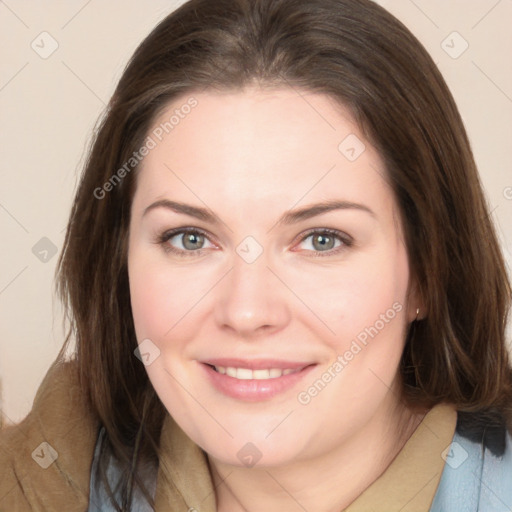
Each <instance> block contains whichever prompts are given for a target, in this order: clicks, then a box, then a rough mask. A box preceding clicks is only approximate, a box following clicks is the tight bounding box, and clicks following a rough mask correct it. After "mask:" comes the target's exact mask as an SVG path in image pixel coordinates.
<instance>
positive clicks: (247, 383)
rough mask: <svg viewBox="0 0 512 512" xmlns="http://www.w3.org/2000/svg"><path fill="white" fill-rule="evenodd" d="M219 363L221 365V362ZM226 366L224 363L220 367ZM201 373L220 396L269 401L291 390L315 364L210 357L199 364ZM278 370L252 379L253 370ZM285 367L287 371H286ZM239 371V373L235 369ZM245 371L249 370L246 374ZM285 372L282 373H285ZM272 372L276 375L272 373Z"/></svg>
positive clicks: (252, 400)
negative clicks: (224, 370)
mask: <svg viewBox="0 0 512 512" xmlns="http://www.w3.org/2000/svg"><path fill="white" fill-rule="evenodd" d="M221 363H222V364H221ZM223 365H226V366H223ZM199 366H200V367H201V368H202V371H204V372H205V375H206V378H207V381H208V382H209V383H210V384H212V386H213V387H214V388H215V389H216V390H217V391H219V392H221V393H222V394H223V395H225V396H228V397H231V398H235V399H238V400H243V401H247V402H258V401H263V400H269V399H271V398H272V397H274V396H276V395H278V394H282V393H285V392H286V391H288V390H291V389H293V388H294V387H295V386H296V385H297V383H298V382H299V381H301V380H302V379H303V378H304V377H305V376H306V375H307V374H308V373H309V372H310V371H311V370H312V369H313V368H314V367H315V366H316V363H308V362H306V363H304V362H297V361H283V360H279V361H278V360H275V359H261V360H252V361H248V360H241V359H211V360H208V361H205V362H201V364H200V365H199ZM215 367H217V368H225V369H226V370H228V369H229V368H231V370H236V372H237V374H236V376H231V375H229V374H228V373H220V372H219V371H217V370H216V369H215ZM272 369H273V370H274V371H277V370H278V371H279V372H280V373H281V375H280V376H274V377H272V378H261V377H262V375H261V373H260V374H259V375H258V374H257V375H258V378H254V372H263V371H265V370H268V371H269V372H271V371H272ZM287 370H289V371H288V372H286V371H287ZM239 371H241V372H242V373H241V374H240V376H239V375H238V372H239ZM248 372H251V373H250V374H249V373H248ZM285 372H286V373H285ZM274 375H277V373H275V374H274Z"/></svg>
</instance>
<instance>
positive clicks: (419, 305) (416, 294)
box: [406, 277, 427, 323]
mask: <svg viewBox="0 0 512 512" xmlns="http://www.w3.org/2000/svg"><path fill="white" fill-rule="evenodd" d="M406 315H407V322H408V323H411V322H414V321H415V320H423V319H424V318H426V317H427V310H426V306H425V301H424V299H423V296H422V294H421V292H420V290H419V287H418V283H417V281H416V279H415V278H413V277H411V282H410V285H409V291H408V293H407V312H406Z"/></svg>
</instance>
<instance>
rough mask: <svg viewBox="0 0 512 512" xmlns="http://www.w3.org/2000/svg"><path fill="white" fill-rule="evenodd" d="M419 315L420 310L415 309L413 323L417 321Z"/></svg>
mask: <svg viewBox="0 0 512 512" xmlns="http://www.w3.org/2000/svg"><path fill="white" fill-rule="evenodd" d="M419 314H420V308H417V309H416V318H415V319H414V321H415V322H416V321H417V320H418V315H419Z"/></svg>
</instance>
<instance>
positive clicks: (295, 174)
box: [128, 87, 426, 512]
mask: <svg viewBox="0 0 512 512" xmlns="http://www.w3.org/2000/svg"><path fill="white" fill-rule="evenodd" d="M193 96H194V98H196V99H197V101H198V105H197V106H196V107H195V108H194V109H193V110H192V111H191V112H190V114H188V115H187V116H184V118H183V119H181V120H180V122H179V124H177V125H176V126H175V127H174V129H173V130H172V131H169V133H168V134H167V135H166V136H165V137H164V138H163V139H162V141H158V144H157V145H156V147H154V148H153V149H151V151H150V152H149V154H148V155H147V156H146V157H145V158H144V160H143V162H142V167H141V169H140V174H139V175H138V177H137V178H138V181H137V188H136V192H135V196H134V200H133V204H132V210H131V215H132V217H131V225H130V238H129V250H128V267H129V278H130V293H131V301H132V309H133V316H134V322H135V328H136V333H137V339H138V341H139V343H140V342H142V340H144V339H150V340H151V342H152V343H153V344H154V346H156V347H158V349H159V350H160V354H159V356H158V357H157V358H156V359H155V360H154V361H153V362H152V363H151V364H150V365H148V366H146V370H147V372H148V375H149V378H150V380H151V382H152V384H153V386H154V387H155V390H156V392H157V393H158V395H159V397H160V399H161V400H162V402H163V404H164V405H165V407H166V408H167V410H168V411H169V412H170V413H171V414H172V415H173V417H174V418H175V420H176V422H177V423H178V424H179V425H180V427H181V428H182V429H183V430H184V431H185V432H186V433H187V435H188V436H189V437H190V438H191V439H192V440H193V441H194V442H196V443H197V444H198V445H199V446H201V447H202V448H203V449H204V450H205V451H206V452H207V454H208V459H209V465H210V470H211V473H212V477H213V479H214V483H215V484H216V485H218V487H217V490H216V493H217V504H218V510H219V511H221V512H222V511H228V510H229V511H230V512H238V511H242V510H248V511H251V512H254V511H256V510H267V511H270V512H272V511H274V510H275V511H277V510H287V511H295V510H297V511H299V510H303V509H306V510H309V511H339V510H340V509H341V508H343V507H346V506H347V505H348V504H350V503H351V502H352V501H353V500H354V499H355V498H356V497H357V496H358V495H359V494H360V493H361V492H362V491H363V490H364V489H365V488H367V487H368V486H369V485H370V484H371V483H372V482H373V481H374V480H375V479H376V478H377V477H378V476H379V475H380V474H381V473H382V472H383V471H384V470H385V468H386V467H387V466H388V465H389V463H390V462H391V461H392V459H393V458H394V457H395V456H396V454H397V453H398V452H399V450H400V449H401V448H402V446H403V444H404V443H405V442H406V440H407V439H408V438H409V437H410V435H411V434H412V432H413V431H414V429H415V428H416V427H417V425H418V424H419V422H420V421H421V419H422V417H423V415H424V414H425V412H426V411H410V410H408V409H406V408H405V407H404V405H403V404H402V403H401V402H400V400H399V387H400V381H399V374H398V365H399V361H400V356H401V354H402V350H403V346H404V340H405V335H406V332H407V328H408V325H409V323H410V322H411V321H413V320H414V318H415V317H416V308H418V307H420V308H421V303H420V300H419V298H418V297H416V296H415V294H414V293H412V292H411V291H410V290H412V289H413V287H412V282H411V276H410V273H409V265H408V260H407V253H406V248H405V246H404V242H403V239H402V235H401V228H400V217H399V215H398V212H397V206H396V202H395V199H394V196H393V194H392V192H391V189H390V188H389V186H388V184H387V183H386V181H385V179H384V178H383V176H385V170H384V166H383V164H382V161H381V159H380V157H379V155H378V154H377V152H376V151H375V150H374V148H373V147H372V146H371V145H370V144H369V142H368V141H365V140H364V137H363V136H362V135H361V133H360V131H359V129H358V127H357V125H356V124H355V122H354V121H353V119H352V118H351V116H350V115H349V113H348V110H346V109H344V108H342V107H340V106H339V105H337V104H335V103H334V102H333V101H332V100H331V99H330V98H329V97H327V96H324V95H320V94H312V93H307V92H305V91H302V92H301V94H298V93H297V91H296V90H293V89H288V88H284V87H283V88H282V89H276V90H273V91H263V90H260V89H250V90H245V91H244V92H237V93H227V92H226V93H218V92H202V93H198V94H194V95H193ZM187 98H188V96H187ZM187 98H180V99H179V100H176V101H174V102H173V103H172V104H170V105H169V106H168V109H167V110H166V111H165V112H163V113H162V115H161V116H160V117H159V118H158V119H156V120H155V123H154V126H155V127H156V126H158V125H160V123H161V122H163V121H165V120H168V119H169V117H170V116H171V115H172V113H173V111H174V109H176V108H179V106H180V105H183V104H184V103H185V102H186V100H187ZM150 133H151V132H150ZM350 134H355V135H356V136H357V137H358V138H359V139H360V141H362V142H363V143H364V144H365V147H366V149H365V150H364V151H363V152H362V154H361V155H360V156H359V157H358V158H357V159H356V160H354V161H350V160H349V159H347V158H346V156H345V154H344V153H343V152H342V151H340V150H339V149H338V146H339V144H340V143H341V142H342V141H343V140H344V139H345V137H347V136H348V135H350ZM161 199H169V200H173V201H180V202H184V203H188V204H191V205H194V206H198V207H207V208H209V209H211V211H213V212H214V213H215V214H216V216H217V218H218V219H219V223H218V224H217V225H215V224H209V223H207V222H205V221H203V220H199V219H196V218H193V217H190V216H188V215H184V214H179V213H175V212H173V211H172V210H170V209H166V208H163V207H159V208H153V209H151V210H150V211H148V212H147V213H146V215H143V213H144V210H145V208H147V207H148V206H149V205H150V204H152V203H154V202H155V201H158V200H161ZM327 200H344V201H350V202H352V203H357V204H361V205H365V206H366V207H368V208H369V209H371V210H372V212H373V213H372V214H370V213H368V212H366V211H363V210H361V209H355V208H351V209H342V210H335V211H331V212H328V213H323V214H322V215H318V216H316V217H313V218H310V219H306V220H302V221H300V222H298V223H296V224H293V225H280V224H277V221H278V219H279V218H280V216H281V215H282V214H284V213H285V212H286V211H288V210H292V209H298V208H302V207H305V206H308V205H311V204H314V203H318V202H321V201H327ZM181 227H194V228H199V229H201V230H203V231H204V232H206V234H207V236H206V237H204V238H203V237H201V233H200V234H199V239H197V240H196V241H195V242H194V241H193V244H195V245H192V244H188V245H184V243H186V241H185V236H186V235H184V236H182V235H176V236H174V237H173V238H171V239H170V240H168V241H167V242H164V244H158V243H157V240H158V236H159V235H160V234H161V233H163V232H165V231H168V230H170V229H173V228H181ZM313 228H315V229H318V230H320V231H321V230H322V229H326V228H330V229H335V230H339V231H340V232H341V233H342V236H343V237H345V238H346V236H347V235H348V236H349V237H350V239H351V240H352V244H351V245H345V243H344V242H343V241H342V240H341V239H337V238H335V241H334V242H332V241H331V240H326V244H325V245H326V247H325V249H322V247H323V246H322V245H321V244H316V245H314V244H313V240H314V236H309V237H308V238H306V236H307V235H308V233H307V231H308V230H310V229H313ZM247 236H251V237H253V238H254V239H255V240H256V241H257V242H258V244H259V245H260V246H261V248H262V249H263V253H262V254H261V255H260V256H259V257H258V258H257V259H256V260H255V261H254V262H252V263H250V264H249V263H247V262H246V261H245V260H244V259H243V258H242V257H241V256H239V254H238V253H237V247H238V246H239V244H240V243H241V242H242V241H243V240H244V239H245V237H247ZM327 236H328V235H327ZM329 244H331V245H329ZM201 245H202V253H201V254H199V255H197V254H194V253H193V251H194V250H195V251H197V250H198V249H194V247H197V248H201ZM165 246H173V247H175V248H176V249H177V250H180V249H181V250H182V251H187V250H188V252H189V253H192V254H189V255H186V256H183V257H180V256H178V255H175V254H173V253H171V252H166V251H165V250H164V247H165ZM190 247H192V249H190ZM339 248H341V250H340V251H339V252H337V253H335V251H337V250H338V249H339ZM328 253H329V254H328ZM393 304H395V312H396V314H395V315H394V317H393V319H392V320H389V321H388V322H384V327H383V328H381V329H378V334H376V335H375V336H374V337H372V338H368V342H367V344H366V345H363V344H361V343H359V345H360V346H361V347H362V348H361V350H360V351H359V352H358V353H357V354H355V355H354V356H353V358H352V359H351V360H350V361H347V364H346V365H344V367H343V370H342V371H341V372H339V373H336V376H335V377H334V378H332V379H331V381H330V382H329V383H328V384H327V385H326V386H325V387H324V389H322V390H321V392H319V393H318V394H317V395H316V396H314V397H312V398H311V400H310V401H309V402H308V403H307V404H303V403H300V402H299V401H298V399H297V396H298V394H299V393H300V392H304V391H305V390H307V389H308V388H309V387H310V386H311V385H312V384H313V383H314V381H315V380H316V379H319V378H321V377H322V374H324V373H325V372H327V371H328V369H329V367H332V365H333V363H334V362H335V361H336V360H337V357H338V356H339V355H343V354H344V353H345V352H346V351H347V350H348V349H350V347H351V343H352V342H353V340H355V339H356V337H357V335H358V334H360V333H361V332H363V331H364V330H365V328H368V327H370V326H374V325H376V321H377V320H379V319H380V318H382V317H381V315H383V314H386V311H388V310H389V309H390V308H391V309H392V308H393ZM398 310H399V311H398ZM378 325H379V326H380V325H381V324H378ZM213 357H240V358H247V359H250V358H267V357H273V358H278V359H285V360H291V361H307V362H311V363H317V366H316V367H315V368H314V369H313V371H312V372H311V373H310V374H309V375H308V376H307V377H306V378H305V379H304V380H303V381H301V382H300V383H298V384H297V385H296V386H295V387H294V388H293V389H291V390H289V391H286V392H285V393H282V394H279V395H277V396H275V397H273V398H271V399H268V400H264V401H260V402H247V401H243V400H239V399H235V398H231V397H228V396H225V395H224V394H222V393H220V392H219V391H217V390H216V389H215V388H214V387H213V386H212V385H211V384H210V383H209V381H208V379H206V378H205V373H204V370H203V368H202V367H201V365H200V363H199V362H198V360H205V359H208V358H213ZM331 373H332V372H331ZM248 442H251V443H252V444H253V445H254V446H256V447H257V449H258V450H259V452H260V453H261V458H260V459H259V461H258V462H257V464H256V465H255V466H253V467H246V466H244V464H243V463H242V462H241V460H240V459H239V457H238V456H237V453H238V452H239V450H240V449H241V448H242V447H244V446H245V445H246V443H248ZM224 479H225V481H224V482H223V483H221V480H224Z"/></svg>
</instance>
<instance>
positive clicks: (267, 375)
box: [215, 366, 300, 380]
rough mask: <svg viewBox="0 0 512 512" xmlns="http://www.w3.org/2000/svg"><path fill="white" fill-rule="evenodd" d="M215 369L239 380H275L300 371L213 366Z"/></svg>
mask: <svg viewBox="0 0 512 512" xmlns="http://www.w3.org/2000/svg"><path fill="white" fill-rule="evenodd" d="M215 369H216V370H217V371H218V372H219V373H222V374H226V375H228V376H229V377H234V378H235V379H240V380H248V379H255V380H266V379H276V378H278V377H281V376H283V375H289V374H290V373H296V372H298V371H300V368H299V369H297V370H291V369H286V370H281V369H280V368H271V369H269V370H250V369H248V368H233V367H232V366H227V367H225V366H215Z"/></svg>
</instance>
